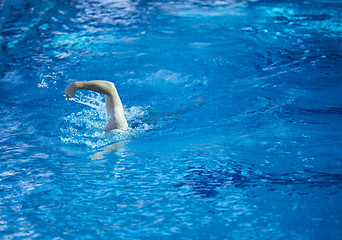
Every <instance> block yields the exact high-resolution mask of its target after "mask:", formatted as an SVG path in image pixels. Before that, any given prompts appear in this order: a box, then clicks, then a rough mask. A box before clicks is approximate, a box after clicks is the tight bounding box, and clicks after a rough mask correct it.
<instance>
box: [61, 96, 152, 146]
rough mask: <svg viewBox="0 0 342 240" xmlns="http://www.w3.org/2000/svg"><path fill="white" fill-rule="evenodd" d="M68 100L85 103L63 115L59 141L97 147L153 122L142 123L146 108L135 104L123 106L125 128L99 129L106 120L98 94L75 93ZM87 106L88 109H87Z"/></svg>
mask: <svg viewBox="0 0 342 240" xmlns="http://www.w3.org/2000/svg"><path fill="white" fill-rule="evenodd" d="M71 100H72V101H74V102H76V103H79V104H81V105H84V106H87V107H85V108H84V109H82V110H81V111H79V112H76V113H71V114H70V115H67V116H65V117H64V118H63V120H64V121H65V124H64V127H62V128H60V130H61V132H62V136H61V137H60V139H61V141H62V142H63V143H67V144H76V145H86V146H87V147H91V148H99V147H100V148H101V147H104V146H107V145H109V144H112V143H114V142H119V141H124V140H127V139H129V138H131V137H136V136H139V135H142V134H144V133H145V132H147V131H149V130H151V129H153V128H154V127H155V126H154V125H153V124H147V123H144V117H145V116H146V115H147V110H146V109H143V108H142V107H139V106H132V107H130V108H124V111H125V115H126V118H127V121H128V124H129V125H130V126H133V128H130V129H129V131H127V132H125V131H122V130H118V129H115V130H112V131H110V132H108V133H106V132H105V131H103V127H104V125H105V122H106V106H105V102H104V97H103V96H102V95H100V94H98V93H91V94H87V95H86V94H83V93H82V92H80V93H78V94H77V96H75V98H72V99H71ZM88 107H90V108H88Z"/></svg>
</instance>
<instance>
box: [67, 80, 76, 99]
mask: <svg viewBox="0 0 342 240" xmlns="http://www.w3.org/2000/svg"><path fill="white" fill-rule="evenodd" d="M77 89H78V87H77V85H76V83H75V82H74V83H71V84H69V85H68V86H67V87H66V88H65V96H66V98H67V100H70V98H72V97H73V96H75V94H76V92H77Z"/></svg>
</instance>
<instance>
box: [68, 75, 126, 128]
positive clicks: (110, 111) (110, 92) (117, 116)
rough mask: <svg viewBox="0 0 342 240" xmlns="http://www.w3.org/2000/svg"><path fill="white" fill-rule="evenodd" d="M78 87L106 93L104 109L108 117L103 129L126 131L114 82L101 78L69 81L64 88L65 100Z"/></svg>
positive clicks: (70, 96)
mask: <svg viewBox="0 0 342 240" xmlns="http://www.w3.org/2000/svg"><path fill="white" fill-rule="evenodd" d="M79 89H85V90H91V91H94V92H98V93H102V94H105V95H106V110H107V118H108V119H107V123H106V125H105V126H104V128H103V130H105V131H107V132H109V131H110V130H113V129H121V130H123V131H127V129H128V124H127V121H126V118H125V115H124V111H123V107H122V103H121V100H120V97H119V94H118V92H117V90H116V88H115V85H114V83H112V82H108V81H103V80H93V81H86V82H74V83H71V84H69V85H68V86H67V87H66V88H65V95H66V97H67V100H70V98H72V97H73V96H75V94H76V92H77V90H79Z"/></svg>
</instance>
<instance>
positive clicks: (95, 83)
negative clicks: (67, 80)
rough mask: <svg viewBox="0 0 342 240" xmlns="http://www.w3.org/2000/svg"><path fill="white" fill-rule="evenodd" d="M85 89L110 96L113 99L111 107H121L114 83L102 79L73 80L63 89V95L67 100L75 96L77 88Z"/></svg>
mask: <svg viewBox="0 0 342 240" xmlns="http://www.w3.org/2000/svg"><path fill="white" fill-rule="evenodd" d="M79 89H85V90H91V91H94V92H98V93H102V94H105V95H106V96H110V97H111V99H112V100H113V105H114V106H113V107H116V106H119V107H122V103H121V100H120V97H119V94H118V92H117V90H116V88H115V85H114V83H112V82H108V81H103V80H92V81H86V82H74V83H71V84H69V85H68V86H67V87H66V89H65V95H66V97H67V99H68V100H69V99H70V98H72V97H73V96H75V94H76V92H77V90H79Z"/></svg>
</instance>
